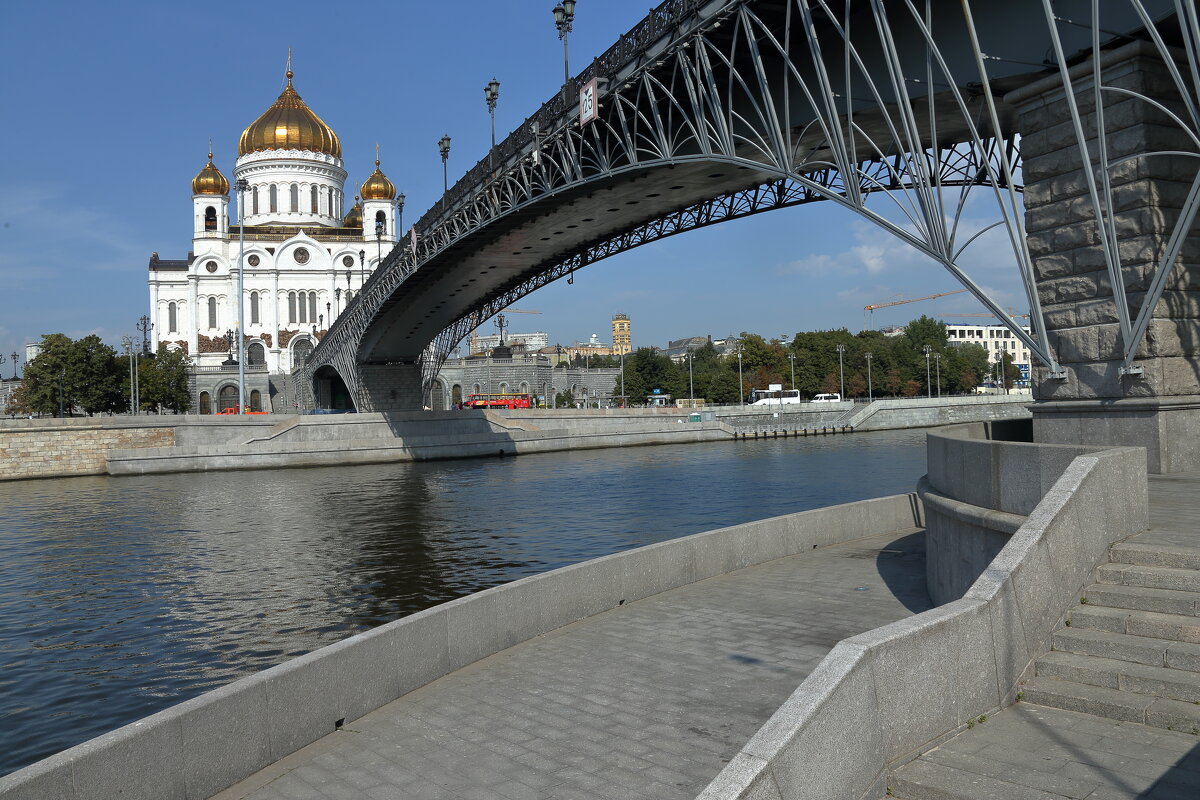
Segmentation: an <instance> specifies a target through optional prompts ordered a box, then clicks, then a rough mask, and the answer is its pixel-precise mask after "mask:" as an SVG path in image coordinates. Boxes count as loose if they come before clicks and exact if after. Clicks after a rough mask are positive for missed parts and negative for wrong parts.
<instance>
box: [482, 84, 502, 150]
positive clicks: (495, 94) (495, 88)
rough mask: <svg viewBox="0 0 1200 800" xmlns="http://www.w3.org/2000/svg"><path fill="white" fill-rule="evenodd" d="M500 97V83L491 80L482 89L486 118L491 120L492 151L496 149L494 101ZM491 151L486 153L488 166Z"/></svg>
mask: <svg viewBox="0 0 1200 800" xmlns="http://www.w3.org/2000/svg"><path fill="white" fill-rule="evenodd" d="M499 97H500V81H498V80H496V79H495V78H492V79H491V81H489V82H488V85H487V86H485V87H483V99H484V100H486V101H487V107H488V116H489V117H491V118H492V150H495V149H496V100H497V99H498V98H499ZM492 155H493V154H492V151H491V150H489V151H488V166H489V167H491V166H493V164H492Z"/></svg>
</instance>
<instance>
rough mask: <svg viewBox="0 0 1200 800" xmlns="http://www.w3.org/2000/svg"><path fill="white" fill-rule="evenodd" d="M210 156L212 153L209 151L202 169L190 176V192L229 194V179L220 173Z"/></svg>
mask: <svg viewBox="0 0 1200 800" xmlns="http://www.w3.org/2000/svg"><path fill="white" fill-rule="evenodd" d="M212 158H213V154H212V153H209V154H208V163H207V164H205V165H204V169H202V170H200V173H199V174H198V175H196V177H194V178H192V194H229V179H228V178H226V177H225V176H224V175H222V174H221V170H219V169H217V165H216V164H214V163H213V160H212Z"/></svg>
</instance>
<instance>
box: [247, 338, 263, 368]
mask: <svg viewBox="0 0 1200 800" xmlns="http://www.w3.org/2000/svg"><path fill="white" fill-rule="evenodd" d="M246 363H247V364H250V365H256V366H262V365H263V364H266V363H267V348H265V347H263V345H262V342H251V343H250V344H249V345H247V346H246Z"/></svg>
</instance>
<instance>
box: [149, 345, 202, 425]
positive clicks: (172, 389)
mask: <svg viewBox="0 0 1200 800" xmlns="http://www.w3.org/2000/svg"><path fill="white" fill-rule="evenodd" d="M189 363H190V362H189V360H188V357H187V355H186V354H185V353H184V352H183V351H182V350H171V349H168V348H167V346H166V345H165V344H160V345H159V346H158V353H157V355H156V356H155V357H154V358H152V359H142V360H141V365H140V369H139V372H138V378H139V393H138V396H139V397H140V398H141V401H142V408H149V409H154V408H157V407H159V406H161V407H163V408H166V409H169V410H170V411H174V412H175V413H176V414H183V413H185V412H186V411H187V410H188V409H190V408H191V407H192V394H191V392H190V391H188V366H189Z"/></svg>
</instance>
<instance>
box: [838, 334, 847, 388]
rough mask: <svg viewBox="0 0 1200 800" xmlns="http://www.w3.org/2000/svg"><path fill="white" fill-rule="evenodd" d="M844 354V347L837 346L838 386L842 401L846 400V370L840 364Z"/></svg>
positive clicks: (842, 345)
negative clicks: (840, 388) (840, 390)
mask: <svg viewBox="0 0 1200 800" xmlns="http://www.w3.org/2000/svg"><path fill="white" fill-rule="evenodd" d="M845 352H846V345H844V344H839V345H838V346H837V354H838V385H839V386H840V387H842V399H843V400H845V399H846V369H845V366H844V365H843V364H842V355H843V354H844V353H845Z"/></svg>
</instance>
